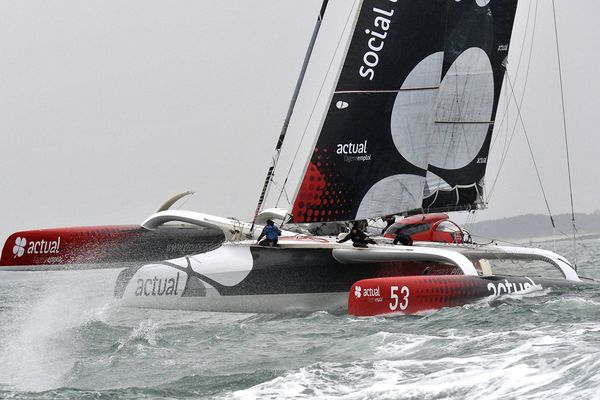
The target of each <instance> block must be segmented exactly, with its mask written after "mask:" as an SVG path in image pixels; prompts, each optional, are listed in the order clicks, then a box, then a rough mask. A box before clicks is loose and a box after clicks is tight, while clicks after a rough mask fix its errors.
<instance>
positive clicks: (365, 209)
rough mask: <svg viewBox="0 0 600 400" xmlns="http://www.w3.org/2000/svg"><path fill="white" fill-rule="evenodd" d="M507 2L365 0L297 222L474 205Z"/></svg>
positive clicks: (512, 3)
mask: <svg viewBox="0 0 600 400" xmlns="http://www.w3.org/2000/svg"><path fill="white" fill-rule="evenodd" d="M515 8H516V0H492V1H491V2H486V0H461V1H456V0H428V1H423V0H397V1H393V0H365V1H364V2H363V4H362V7H361V9H360V11H359V15H358V20H357V24H356V29H355V31H354V33H353V36H352V39H351V42H350V46H349V48H348V53H347V55H346V59H345V61H344V65H343V68H342V71H341V75H340V77H339V80H338V83H337V86H336V89H335V93H334V95H333V97H332V101H331V103H330V106H329V109H328V111H327V115H326V118H325V121H324V123H323V126H322V129H321V132H320V135H319V137H318V139H317V142H316V145H315V148H314V151H313V154H312V156H311V159H310V162H309V164H308V168H307V170H306V172H305V175H304V177H303V179H302V182H301V184H300V188H299V190H298V193H297V195H296V198H295V201H294V205H293V209H292V214H293V216H294V219H295V221H296V222H313V221H334V220H355V219H362V218H373V217H378V216H383V215H389V214H395V213H402V212H407V211H410V210H416V209H421V207H423V206H425V207H431V208H437V209H448V210H449V209H458V208H463V209H464V208H470V207H472V205H473V204H476V203H477V202H478V201H479V200H480V187H479V186H478V185H479V182H480V181H481V179H482V178H483V174H484V172H485V162H486V161H487V152H488V149H489V138H490V136H491V128H492V126H493V124H492V123H491V122H492V120H493V116H494V113H495V109H496V106H497V101H498V96H499V91H500V87H501V82H502V73H503V71H502V70H500V69H497V68H496V67H497V66H500V63H501V62H502V60H503V58H504V56H506V50H507V49H508V39H510V31H511V29H512V20H513V18H514V11H515ZM495 13H498V14H499V15H498V16H496V15H495ZM509 22H510V24H509ZM497 25H502V26H497ZM507 25H510V26H507ZM500 52H503V53H502V54H500ZM498 60H499V61H498ZM453 85H454V86H453ZM457 85H462V86H461V88H462V89H460V90H459V89H457ZM482 90H483V91H482ZM480 92H481V93H480ZM490 98H491V100H490ZM457 99H458V100H457ZM482 132H483V133H482Z"/></svg>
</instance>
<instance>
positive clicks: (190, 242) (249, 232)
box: [0, 0, 584, 315]
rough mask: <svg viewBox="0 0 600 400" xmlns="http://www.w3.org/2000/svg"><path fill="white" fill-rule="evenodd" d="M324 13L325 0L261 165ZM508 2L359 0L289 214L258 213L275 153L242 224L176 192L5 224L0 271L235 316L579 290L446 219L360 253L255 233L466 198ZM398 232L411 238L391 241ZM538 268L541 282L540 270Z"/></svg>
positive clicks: (546, 263) (560, 269)
mask: <svg viewBox="0 0 600 400" xmlns="http://www.w3.org/2000/svg"><path fill="white" fill-rule="evenodd" d="M326 7H327V1H324V2H323V5H322V8H321V10H320V13H319V17H318V19H317V24H316V26H315V30H314V32H313V36H312V40H311V43H310V45H309V50H308V52H307V56H306V59H305V63H304V66H303V69H302V72H301V76H300V79H299V81H298V84H297V87H296V91H295V93H294V96H293V99H292V102H291V106H290V109H289V112H288V115H287V117H286V120H285V123H284V129H283V131H282V134H281V136H280V138H279V140H278V144H277V148H276V156H275V158H274V160H275V161H276V160H277V157H278V155H279V152H280V149H281V146H282V144H283V141H284V138H285V133H286V128H287V124H288V122H289V118H290V117H291V115H292V111H293V108H294V103H295V100H296V97H297V95H298V91H299V88H300V86H301V83H302V77H303V75H304V71H305V70H306V65H307V64H308V61H309V59H310V54H311V52H312V47H313V44H314V42H315V38H316V36H317V32H318V30H319V26H320V23H321V19H322V17H323V15H324V13H325V10H326ZM516 7H517V0H429V1H408V0H364V1H361V2H358V3H357V6H356V7H355V9H354V14H353V17H352V18H353V19H352V26H353V31H352V34H351V35H349V39H348V43H347V45H346V48H345V57H344V59H343V62H342V64H341V65H340V68H339V72H338V80H337V84H336V86H335V89H334V90H333V92H332V93H331V94H330V101H329V107H328V109H327V110H326V113H325V115H324V118H323V120H322V123H321V127H320V130H319V132H318V135H317V136H316V139H315V142H314V147H313V151H312V154H311V155H310V157H309V160H308V162H307V164H306V167H305V169H304V174H303V176H302V179H301V180H300V183H299V185H298V190H297V191H296V195H295V196H294V199H293V202H292V207H291V210H288V209H267V210H262V208H263V199H264V197H265V194H266V192H267V190H268V187H269V184H270V183H271V180H272V174H273V170H274V168H275V167H276V165H275V163H274V165H273V166H272V167H271V168H270V169H269V173H268V175H267V178H266V180H265V188H264V189H263V192H262V193H261V196H260V201H259V204H258V207H257V213H256V215H255V218H254V220H253V221H252V222H241V221H238V220H236V219H232V218H221V217H216V216H212V215H208V214H203V213H198V212H193V211H184V210H172V209H170V206H171V205H172V204H173V203H174V202H175V201H177V200H178V199H179V197H180V196H177V197H175V198H173V199H171V200H170V201H168V202H167V203H165V204H164V205H163V206H162V207H161V208H160V209H159V210H158V212H156V213H155V214H153V215H151V216H150V217H149V218H148V219H146V220H145V221H144V222H143V223H142V224H141V226H110V227H85V228H59V229H43V230H38V231H23V232H16V233H15V234H13V235H11V236H10V237H9V238H8V239H7V241H6V244H5V246H4V249H3V251H2V258H1V261H0V267H1V268H3V269H11V270H36V269H60V268H73V267H74V266H85V267H90V266H92V267H107V266H116V267H125V268H124V269H123V270H122V271H121V272H120V274H119V276H118V278H117V282H116V286H115V296H117V297H119V298H121V299H122V301H123V303H124V304H125V305H129V306H135V307H150V308H165V309H190V310H206V311H237V312H285V311H311V310H334V311H340V310H347V311H348V312H350V313H351V314H354V315H377V314H384V313H396V312H404V313H411V312H417V311H422V310H428V309H436V308H441V307H447V306H455V305H461V304H465V303H467V302H471V301H474V300H477V299H481V298H486V297H489V296H498V295H501V294H509V293H519V292H526V291H532V290H536V289H541V288H547V287H557V286H558V287H568V286H579V285H582V284H584V283H583V282H582V281H581V279H580V278H579V276H578V275H577V272H576V270H575V268H574V267H573V266H572V265H571V263H569V261H567V260H566V259H565V258H564V257H562V256H560V255H558V254H555V253H553V252H551V251H547V250H541V249H536V248H526V247H507V246H499V245H495V244H494V245H475V244H472V243H465V242H464V241H463V238H462V232H461V231H460V228H458V227H453V224H451V223H450V222H449V221H448V219H447V216H446V215H445V214H432V215H419V216H413V217H409V218H408V219H402V220H398V222H396V223H395V224H393V225H392V226H390V227H389V228H388V231H387V232H386V235H384V236H382V237H381V238H379V239H378V240H377V244H374V245H370V246H369V247H367V248H356V247H354V246H353V245H352V243H351V242H346V243H337V241H336V238H335V237H326V236H312V235H306V234H299V233H296V232H295V231H292V230H286V226H283V228H284V231H283V235H282V237H281V238H280V240H279V247H262V246H258V245H257V244H256V243H255V238H256V237H257V236H258V234H259V233H260V231H261V229H262V227H263V226H262V225H263V224H264V223H265V221H266V220H267V219H275V220H277V221H278V222H279V223H282V224H283V222H287V221H288V220H289V219H290V217H291V218H293V222H294V223H296V224H302V223H328V222H335V221H356V220H367V219H375V218H381V217H385V216H390V215H402V214H404V215H407V214H417V213H423V212H424V211H426V212H437V213H440V212H444V211H461V210H463V211H469V210H475V209H478V208H481V207H482V206H483V204H484V201H483V198H482V196H483V178H484V174H485V169H486V165H487V158H488V153H489V148H490V143H491V137H492V131H493V127H494V118H495V116H496V110H497V107H498V101H499V97H500V90H501V87H502V82H503V78H504V73H505V68H504V66H505V62H506V59H507V55H508V50H509V44H510V37H511V32H512V26H513V21H514V17H515V12H516ZM173 223H178V224H180V225H181V224H184V225H185V228H182V227H181V226H173ZM198 227H202V228H211V229H213V231H212V232H214V235H212V234H209V235H207V234H206V232H205V231H203V230H201V229H198ZM399 232H405V233H408V234H409V235H412V236H413V239H414V240H415V242H414V245H412V246H404V245H394V244H392V240H391V239H390V238H393V236H394V235H395V234H396V233H399ZM424 232H425V233H428V234H429V236H427V237H426V238H425V240H423V236H422V235H423V233H424ZM223 234H224V235H225V238H226V239H227V241H226V242H225V243H223V244H221V241H222V235H223ZM419 235H421V237H420V236H419ZM436 235H437V236H436ZM444 235H446V236H444ZM386 236H387V237H386ZM443 237H445V239H444V238H443ZM448 237H450V238H451V239H448ZM240 238H241V239H242V240H239V239H240ZM436 238H437V239H436ZM440 238H442V239H440ZM162 260H166V261H162ZM506 260H509V261H513V262H516V261H525V262H527V263H528V264H533V266H532V267H529V269H528V267H524V268H523V269H522V270H520V271H519V272H520V273H521V274H520V275H521V276H517V275H512V274H511V275H502V274H499V273H498V272H497V271H501V270H502V269H497V268H499V265H501V264H502V262H504V261H506ZM546 267H549V268H546ZM548 270H551V271H554V277H552V274H550V275H549V277H542V276H540V273H541V272H540V271H548ZM523 275H529V276H523Z"/></svg>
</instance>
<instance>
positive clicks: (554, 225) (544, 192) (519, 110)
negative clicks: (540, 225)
mask: <svg viewBox="0 0 600 400" xmlns="http://www.w3.org/2000/svg"><path fill="white" fill-rule="evenodd" d="M506 81H507V82H508V86H509V87H510V91H511V93H512V96H513V98H514V100H515V104H517V100H516V95H515V90H514V87H513V85H512V82H511V81H510V76H509V74H506ZM517 115H518V116H519V121H520V122H521V127H522V128H523V133H524V134H525V139H526V141H527V147H528V149H529V154H530V155H531V159H532V161H533V166H534V169H535V173H536V175H537V178H538V183H539V184H540V189H541V190H542V195H543V196H544V202H545V203H546V209H547V210H548V216H549V217H550V222H551V223H552V228H553V229H556V224H555V223H554V217H553V216H552V211H550V205H549V204H548V197H547V196H546V191H545V190H544V185H543V183H542V178H541V176H540V171H539V168H538V166H537V162H536V161H535V156H534V155H533V149H532V147H531V142H530V141H529V135H527V129H526V128H525V122H524V121H523V115H522V114H521V108H520V107H518V106H517Z"/></svg>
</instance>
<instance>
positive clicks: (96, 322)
mask: <svg viewBox="0 0 600 400" xmlns="http://www.w3.org/2000/svg"><path fill="white" fill-rule="evenodd" d="M546 247H550V249H551V247H552V244H551V243H550V245H549V246H546ZM557 251H559V252H561V253H562V254H564V255H565V256H567V257H569V258H571V259H573V258H574V257H573V254H572V253H573V249H572V245H571V243H569V242H559V243H558V246H557ZM599 258H600V241H598V240H587V241H582V242H581V244H580V246H579V247H578V253H577V261H578V264H579V271H580V274H581V275H585V276H592V277H595V278H599V277H600V259H599ZM117 273H118V270H104V271H98V270H97V271H72V272H29V273H26V272H0V398H15V399H56V398H60V399H68V398H73V399H92V398H93V399H111V398H115V399H139V398H144V399H155V398H156V399H158V398H184V399H193V398H215V399H254V398H260V399H282V398H285V399H313V398H315V399H316V398H318V399H323V398H325V399H327V398H343V399H600V288H593V289H588V290H583V291H579V292H538V293H532V294H529V295H524V296H523V295H512V296H507V297H504V298H501V299H498V300H494V301H492V302H484V303H479V304H472V305H467V306H464V307H458V308H448V309H442V310H439V311H434V312H429V313H425V314H421V315H411V316H395V317H385V318H384V317H376V318H354V317H350V316H346V315H342V316H340V315H331V314H328V313H326V312H315V313H311V314H302V315H298V314H283V315H272V314H268V315H265V314H227V313H207V312H183V311H164V310H140V309H130V308H123V307H120V306H119V304H118V302H117V301H116V300H115V299H113V298H112V291H113V284H114V280H115V278H116V276H117Z"/></svg>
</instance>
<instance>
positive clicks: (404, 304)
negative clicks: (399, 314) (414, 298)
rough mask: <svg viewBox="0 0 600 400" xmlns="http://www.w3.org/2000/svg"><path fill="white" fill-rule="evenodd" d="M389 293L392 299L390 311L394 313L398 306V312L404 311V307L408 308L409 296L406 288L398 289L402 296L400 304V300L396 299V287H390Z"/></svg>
mask: <svg viewBox="0 0 600 400" xmlns="http://www.w3.org/2000/svg"><path fill="white" fill-rule="evenodd" d="M390 292H391V293H390V297H391V298H392V301H391V302H390V310H392V311H396V310H397V309H398V306H400V310H402V311H404V310H406V307H408V295H409V294H410V291H409V290H408V287H406V286H402V288H401V289H400V293H401V294H403V295H404V298H403V299H402V302H400V299H399V298H398V286H392V287H391V290H390Z"/></svg>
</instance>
